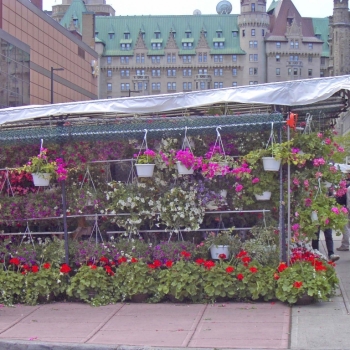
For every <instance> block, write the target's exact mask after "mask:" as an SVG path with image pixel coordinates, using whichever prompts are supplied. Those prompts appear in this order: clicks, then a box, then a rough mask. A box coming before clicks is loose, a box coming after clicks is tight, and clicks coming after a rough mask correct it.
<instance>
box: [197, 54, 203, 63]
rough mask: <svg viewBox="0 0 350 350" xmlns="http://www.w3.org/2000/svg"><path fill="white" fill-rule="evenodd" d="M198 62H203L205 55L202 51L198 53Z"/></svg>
mask: <svg viewBox="0 0 350 350" xmlns="http://www.w3.org/2000/svg"><path fill="white" fill-rule="evenodd" d="M198 62H203V56H202V54H201V53H199V54H198Z"/></svg>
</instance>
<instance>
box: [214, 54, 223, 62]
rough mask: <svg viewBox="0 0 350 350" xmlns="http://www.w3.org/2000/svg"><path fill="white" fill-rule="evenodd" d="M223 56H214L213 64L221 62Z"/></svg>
mask: <svg viewBox="0 0 350 350" xmlns="http://www.w3.org/2000/svg"><path fill="white" fill-rule="evenodd" d="M222 61H223V56H222V55H214V62H222Z"/></svg>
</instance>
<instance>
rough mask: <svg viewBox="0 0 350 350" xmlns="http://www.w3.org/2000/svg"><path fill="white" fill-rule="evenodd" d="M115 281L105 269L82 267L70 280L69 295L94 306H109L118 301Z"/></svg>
mask: <svg viewBox="0 0 350 350" xmlns="http://www.w3.org/2000/svg"><path fill="white" fill-rule="evenodd" d="M113 279H115V276H109V275H108V274H107V273H106V271H105V270H104V268H103V267H100V266H99V267H96V268H95V269H94V268H91V266H82V267H80V268H79V270H78V272H77V274H76V275H75V276H73V277H72V278H71V280H70V285H69V286H68V288H67V295H69V296H71V297H74V298H77V299H79V300H82V301H84V302H86V303H89V304H91V305H93V306H100V305H107V304H110V303H112V302H116V301H118V299H117V298H116V297H115V295H114V293H113V292H114V288H113V284H114V283H113Z"/></svg>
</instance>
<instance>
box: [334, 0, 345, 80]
mask: <svg viewBox="0 0 350 350" xmlns="http://www.w3.org/2000/svg"><path fill="white" fill-rule="evenodd" d="M329 25H330V31H329V51H330V65H329V66H330V67H329V73H330V75H333V76H336V75H343V74H349V73H350V14H349V1H348V0H334V6H333V16H332V17H330V23H329Z"/></svg>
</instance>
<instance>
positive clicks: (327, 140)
mask: <svg viewBox="0 0 350 350" xmlns="http://www.w3.org/2000/svg"><path fill="white" fill-rule="evenodd" d="M324 143H325V144H326V145H330V144H331V143H332V141H331V139H329V138H326V139H325V140H324Z"/></svg>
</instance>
